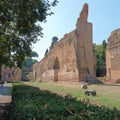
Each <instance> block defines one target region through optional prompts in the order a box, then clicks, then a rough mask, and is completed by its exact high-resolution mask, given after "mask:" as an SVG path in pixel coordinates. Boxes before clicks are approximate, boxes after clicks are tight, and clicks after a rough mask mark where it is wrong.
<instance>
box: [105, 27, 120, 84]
mask: <svg viewBox="0 0 120 120" xmlns="http://www.w3.org/2000/svg"><path fill="white" fill-rule="evenodd" d="M106 68H107V75H106V76H107V78H108V79H110V80H112V81H113V82H115V81H117V80H118V79H120V29H117V30H114V31H113V32H112V33H111V35H110V37H109V38H108V45H107V49H106Z"/></svg>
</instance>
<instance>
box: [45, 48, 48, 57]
mask: <svg viewBox="0 0 120 120" xmlns="http://www.w3.org/2000/svg"><path fill="white" fill-rule="evenodd" d="M47 54H48V49H46V51H45V55H44V57H47Z"/></svg>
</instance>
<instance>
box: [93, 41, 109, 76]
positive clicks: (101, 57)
mask: <svg viewBox="0 0 120 120" xmlns="http://www.w3.org/2000/svg"><path fill="white" fill-rule="evenodd" d="M106 46H107V43H106V41H105V40H103V42H102V44H100V45H96V44H93V51H94V52H95V55H96V75H97V76H99V75H100V74H101V71H100V66H105V64H106V52H105V51H106Z"/></svg>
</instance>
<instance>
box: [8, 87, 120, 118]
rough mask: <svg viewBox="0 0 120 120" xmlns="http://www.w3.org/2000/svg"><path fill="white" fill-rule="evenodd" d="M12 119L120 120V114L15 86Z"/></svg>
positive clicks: (36, 89)
mask: <svg viewBox="0 0 120 120" xmlns="http://www.w3.org/2000/svg"><path fill="white" fill-rule="evenodd" d="M10 115H11V118H10V120H119V115H120V112H119V111H118V110H117V109H109V108H105V107H99V106H95V105H90V104H87V103H85V102H83V101H77V100H76V99H75V98H72V97H71V96H70V95H68V96H64V97H62V96H59V95H57V94H54V93H51V92H49V91H43V90H39V89H38V88H35V87H32V86H27V85H14V86H13V91H12V104H11V114H10Z"/></svg>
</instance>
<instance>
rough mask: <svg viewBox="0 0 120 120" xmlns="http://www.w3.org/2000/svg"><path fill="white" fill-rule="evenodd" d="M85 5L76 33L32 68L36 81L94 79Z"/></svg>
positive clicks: (92, 56) (90, 27) (89, 28)
mask: <svg viewBox="0 0 120 120" xmlns="http://www.w3.org/2000/svg"><path fill="white" fill-rule="evenodd" d="M87 17H88V4H87V3H85V4H84V6H83V9H82V11H81V13H80V17H79V18H78V20H77V24H76V29H75V30H73V31H72V32H70V33H68V34H65V35H64V37H63V38H62V39H61V40H60V41H58V42H56V43H55V45H54V46H53V48H52V50H50V51H49V53H48V55H47V57H45V58H43V59H42V60H41V61H40V62H38V63H36V64H34V65H33V74H34V78H35V80H36V81H40V80H42V81H44V80H46V81H47V80H48V81H86V80H87V79H88V78H89V77H91V76H92V77H95V74H96V72H95V71H96V70H95V56H94V53H93V43H92V23H89V22H87Z"/></svg>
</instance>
